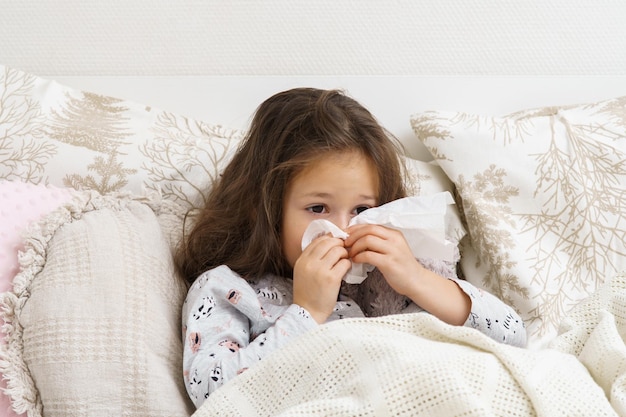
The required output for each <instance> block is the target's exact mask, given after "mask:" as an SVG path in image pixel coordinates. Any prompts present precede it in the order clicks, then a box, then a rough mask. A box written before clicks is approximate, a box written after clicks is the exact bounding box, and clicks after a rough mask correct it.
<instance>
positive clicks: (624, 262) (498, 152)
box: [411, 97, 626, 347]
mask: <svg viewBox="0 0 626 417" xmlns="http://www.w3.org/2000/svg"><path fill="white" fill-rule="evenodd" d="M411 125H412V127H413V129H414V131H415V134H416V135H417V137H418V138H419V140H421V141H422V142H423V143H424V144H425V145H426V147H428V149H429V150H430V152H431V153H432V155H433V157H434V158H435V160H436V161H437V162H438V163H439V164H440V166H441V167H442V168H443V170H444V171H445V172H446V174H447V175H448V176H449V177H450V179H451V180H452V181H453V182H454V184H455V186H456V189H457V191H458V196H459V203H460V206H461V207H460V210H461V213H462V215H463V216H464V220H465V221H466V224H467V230H468V233H469V239H468V240H464V241H463V242H462V247H461V249H462V251H463V258H462V267H463V270H464V272H465V275H466V278H467V279H468V280H469V281H472V282H474V283H475V284H477V285H482V286H484V287H486V288H487V289H489V290H490V291H492V292H493V293H495V294H496V295H498V296H500V297H501V298H502V299H504V300H505V301H506V302H508V303H510V304H511V305H513V306H514V307H515V308H516V309H517V310H518V311H519V313H520V314H521V315H522V317H523V318H524V319H525V321H526V324H527V328H528V333H529V340H530V342H529V346H530V347H540V346H545V345H547V344H548V343H549V342H550V340H551V339H552V338H553V337H554V336H555V335H556V334H557V331H558V326H559V323H560V320H561V318H562V317H563V316H564V315H565V314H566V313H567V312H569V311H570V310H571V309H572V307H573V306H574V305H576V304H577V303H578V302H579V301H581V300H582V299H584V298H586V297H587V296H589V295H590V294H591V293H593V292H594V290H595V289H596V288H597V287H598V286H599V285H600V284H601V283H602V282H603V281H604V280H605V279H606V278H609V277H611V276H612V275H614V274H615V273H616V272H618V271H621V270H623V269H626V239H625V237H626V97H618V98H615V99H612V100H607V101H602V102H598V103H590V104H584V105H576V106H568V107H551V108H544V109H534V110H527V111H522V112H518V113H515V114H511V115H509V116H506V117H494V116H482V115H475V114H467V113H450V112H425V113H419V114H415V115H413V116H412V118H411Z"/></svg>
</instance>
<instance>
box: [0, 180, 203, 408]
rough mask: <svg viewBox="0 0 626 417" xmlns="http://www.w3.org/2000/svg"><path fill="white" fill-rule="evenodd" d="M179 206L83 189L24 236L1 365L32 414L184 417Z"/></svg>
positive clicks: (6, 307) (6, 306) (6, 297)
mask: <svg viewBox="0 0 626 417" xmlns="http://www.w3.org/2000/svg"><path fill="white" fill-rule="evenodd" d="M180 213H181V210H180V207H178V206H177V204H175V203H173V202H171V201H167V200H158V199H156V198H151V199H150V198H147V197H144V198H139V197H130V196H101V195H99V194H97V193H96V192H94V191H89V192H88V191H83V192H76V195H75V196H74V197H73V199H72V200H71V201H70V202H69V203H68V204H66V205H65V206H63V207H62V208H59V209H57V210H55V211H54V212H53V213H51V214H50V215H49V216H47V217H46V218H45V219H44V220H43V221H42V222H41V223H40V224H39V225H38V227H34V228H32V232H31V233H32V234H31V235H30V236H29V237H28V238H27V239H26V242H25V251H24V252H23V253H22V254H21V256H20V264H21V270H20V272H19V273H18V275H17V276H16V277H15V281H14V285H13V291H12V292H6V293H4V294H2V297H1V299H0V301H1V306H2V318H3V319H4V320H5V322H6V323H7V325H5V330H6V333H7V344H6V345H5V346H3V347H2V350H1V351H0V352H1V359H2V361H1V367H0V368H1V369H0V370H1V371H2V372H3V373H4V376H5V378H7V385H8V393H9V394H10V396H11V397H12V400H13V405H14V407H15V409H16V411H17V412H21V413H28V415H29V416H31V417H32V416H40V415H42V413H43V411H44V408H45V414H46V416H85V415H110V416H113V415H129V416H148V415H149V416H189V415H190V414H191V413H192V412H193V405H192V404H191V403H190V402H189V400H188V398H187V394H186V392H185V388H184V385H183V381H182V373H181V372H182V371H181V369H182V368H181V366H182V364H181V358H182V355H181V352H182V342H181V331H182V330H181V324H180V323H181V321H180V311H181V307H182V303H183V300H184V297H185V295H186V285H185V283H184V282H183V281H182V279H181V278H179V277H178V276H177V274H176V273H175V272H174V266H173V261H172V247H173V243H174V242H176V241H177V240H178V239H179V238H180V233H181V229H182V226H181V225H182V217H181V214H180Z"/></svg>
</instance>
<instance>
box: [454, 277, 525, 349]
mask: <svg viewBox="0 0 626 417" xmlns="http://www.w3.org/2000/svg"><path fill="white" fill-rule="evenodd" d="M453 281H454V282H456V283H457V284H458V285H459V287H461V289H462V290H463V291H464V292H465V293H466V294H467V295H468V296H469V297H470V300H471V301H472V308H471V311H470V314H469V317H468V318H467V321H466V322H465V326H467V327H472V328H474V329H477V330H479V331H481V332H482V333H484V334H486V335H487V336H489V337H491V338H492V339H494V340H496V341H498V342H502V343H506V344H509V345H513V346H519V347H526V328H525V325H524V321H523V320H522V318H521V317H520V316H519V315H518V314H517V313H516V312H515V310H513V308H512V307H510V306H509V305H507V304H506V303H504V302H503V301H502V300H500V299H499V298H498V297H496V296H495V295H493V294H491V293H489V292H487V291H484V290H481V289H479V288H477V287H475V286H474V285H472V284H470V283H469V282H467V281H464V280H460V279H453Z"/></svg>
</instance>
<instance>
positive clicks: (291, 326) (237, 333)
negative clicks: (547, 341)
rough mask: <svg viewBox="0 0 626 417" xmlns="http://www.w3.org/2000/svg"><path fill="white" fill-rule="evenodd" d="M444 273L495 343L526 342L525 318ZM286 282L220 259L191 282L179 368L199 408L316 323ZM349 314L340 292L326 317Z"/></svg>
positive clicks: (352, 308)
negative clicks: (254, 275) (253, 278)
mask: <svg viewBox="0 0 626 417" xmlns="http://www.w3.org/2000/svg"><path fill="white" fill-rule="evenodd" d="M449 279H452V280H454V281H455V282H456V283H457V284H458V285H459V287H460V288H461V289H462V290H463V291H464V292H465V293H466V294H468V295H469V297H470V300H471V302H472V307H471V311H470V314H469V316H468V318H467V321H466V322H465V326H468V327H473V328H475V329H478V330H479V331H481V332H482V333H484V334H486V335H488V336H489V337H491V338H493V339H494V340H497V341H499V342H504V343H507V344H512V345H516V346H525V344H526V330H525V328H524V323H523V321H522V319H521V318H520V317H519V315H518V314H517V313H516V312H515V311H514V310H513V309H512V308H511V307H509V306H508V305H506V304H505V303H503V302H502V301H501V300H500V299H498V298H497V297H495V296H493V295H491V294H489V293H488V292H486V291H483V290H479V289H478V288H476V287H474V286H473V285H472V284H470V283H469V282H467V281H464V280H460V279H456V278H449ZM291 284H292V282H291V280H290V279H286V278H283V277H276V276H271V275H268V276H265V277H262V278H261V279H259V280H258V281H257V282H255V283H253V284H252V283H249V282H248V281H246V280H244V279H243V278H241V277H240V276H239V275H238V274H236V273H235V272H233V271H232V270H231V269H230V268H228V267H227V266H220V267H217V268H214V269H211V270H209V271H207V272H205V273H203V274H202V275H200V276H199V277H198V278H197V279H196V281H195V282H194V283H193V284H192V285H191V287H190V289H189V292H188V294H187V298H186V299H185V303H184V305H183V311H182V321H183V323H182V324H183V337H184V351H183V375H184V381H185V387H186V389H187V393H188V394H189V397H190V398H191V400H192V401H193V403H194V404H195V406H196V407H200V405H201V404H202V403H203V402H204V400H205V399H206V398H208V396H209V394H210V393H212V392H213V391H215V390H216V389H217V388H219V387H220V386H222V385H223V384H224V383H225V382H226V381H229V380H230V379H232V378H234V377H235V376H236V375H238V374H240V373H241V372H243V371H245V370H246V369H247V368H248V367H250V366H252V365H254V364H255V363H257V362H258V361H259V360H261V359H263V358H264V357H265V356H267V355H268V354H270V353H271V352H273V351H275V350H277V349H279V348H280V347H281V346H283V345H285V343H287V342H288V341H289V340H291V339H293V338H294V337H296V336H298V335H301V334H303V333H305V332H307V331H308V330H310V329H313V328H315V327H316V326H318V324H317V322H316V321H315V320H314V319H313V318H312V317H311V316H310V314H309V313H308V312H307V311H306V310H305V309H304V308H302V307H300V306H298V305H296V304H293V303H292V285H291ZM418 311H423V310H422V309H421V308H419V307H418V306H417V305H416V304H414V303H410V304H409V305H408V307H406V308H405V309H404V310H403V312H418ZM426 314H427V313H426ZM348 317H363V313H362V311H361V309H360V308H359V306H357V305H356V303H354V302H353V301H352V300H350V299H349V298H346V297H343V296H341V295H340V297H339V301H338V302H337V304H336V306H335V309H334V312H333V313H332V315H331V316H330V317H329V318H328V321H331V320H337V319H342V318H348Z"/></svg>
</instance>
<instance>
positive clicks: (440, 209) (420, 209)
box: [302, 191, 454, 284]
mask: <svg viewBox="0 0 626 417" xmlns="http://www.w3.org/2000/svg"><path fill="white" fill-rule="evenodd" d="M450 204H454V199H453V198H452V196H451V195H450V193H449V192H447V191H446V192H442V193H437V194H433V195H429V196H415V197H406V198H401V199H398V200H394V201H392V202H390V203H387V204H383V205H382V206H378V207H374V208H371V209H369V210H366V211H364V212H362V213H361V214H359V215H358V216H355V217H353V218H352V220H351V221H350V224H349V225H350V226H352V225H354V224H379V225H383V226H386V227H389V228H392V229H397V230H400V231H401V232H402V234H403V235H404V238H405V240H406V242H407V244H408V245H409V248H410V249H411V252H412V253H413V256H415V257H416V258H431V259H441V260H444V261H452V260H453V259H454V244H453V243H452V242H450V241H448V240H447V239H446V225H445V218H446V212H447V210H448V206H449V205H450ZM326 233H330V234H331V235H332V236H333V237H338V238H341V239H346V238H347V237H348V234H347V233H346V232H345V231H343V230H341V229H340V228H339V227H337V226H336V225H335V224H334V223H332V222H330V221H328V220H324V219H320V220H314V221H312V222H311V223H310V224H309V226H308V227H307V229H306V230H305V232H304V235H303V236H302V250H304V249H305V248H306V247H307V246H309V244H310V243H311V242H312V241H313V239H315V238H317V237H319V236H321V235H323V234H326ZM372 269H374V267H373V266H372V265H367V264H356V263H353V264H352V268H351V269H350V271H348V273H347V274H346V276H345V277H344V278H343V279H344V280H345V281H346V282H347V283H349V284H360V283H361V282H363V280H364V279H365V278H366V277H367V273H368V272H369V271H371V270H372Z"/></svg>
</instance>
